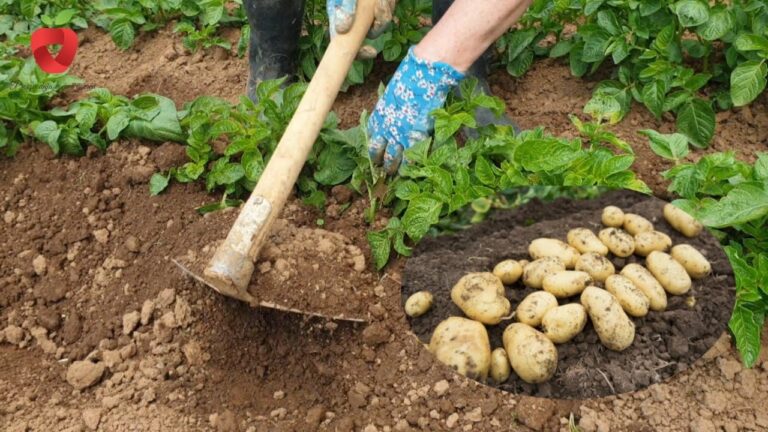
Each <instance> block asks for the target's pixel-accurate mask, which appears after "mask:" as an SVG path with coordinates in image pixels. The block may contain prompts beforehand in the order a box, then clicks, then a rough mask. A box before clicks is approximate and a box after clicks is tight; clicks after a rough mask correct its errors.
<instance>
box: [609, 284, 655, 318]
mask: <svg viewBox="0 0 768 432" xmlns="http://www.w3.org/2000/svg"><path fill="white" fill-rule="evenodd" d="M605 290H606V291H608V292H609V293H611V294H613V296H614V297H616V300H618V301H619V304H620V305H621V307H622V309H624V311H625V312H626V313H628V314H630V315H632V316H634V317H644V316H646V315H648V308H649V307H650V306H651V301H650V300H648V297H646V296H645V294H643V292H642V291H640V288H638V287H636V286H635V284H633V283H632V281H631V280H629V279H627V278H625V277H624V276H621V275H612V276H609V277H608V279H606V280H605Z"/></svg>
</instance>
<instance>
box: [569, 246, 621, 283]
mask: <svg viewBox="0 0 768 432" xmlns="http://www.w3.org/2000/svg"><path fill="white" fill-rule="evenodd" d="M576 270H579V271H583V272H587V273H589V276H591V277H592V279H594V280H595V281H597V282H605V279H606V278H607V277H608V276H610V275H612V274H614V273H616V268H615V267H614V266H613V263H612V262H611V261H610V260H609V259H608V258H606V257H604V256H602V255H600V254H599V253H597V252H587V253H585V254H581V256H580V257H579V260H578V261H576Z"/></svg>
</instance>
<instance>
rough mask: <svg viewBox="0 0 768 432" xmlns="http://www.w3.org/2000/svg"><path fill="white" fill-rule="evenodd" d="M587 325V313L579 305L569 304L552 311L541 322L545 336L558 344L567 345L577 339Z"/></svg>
mask: <svg viewBox="0 0 768 432" xmlns="http://www.w3.org/2000/svg"><path fill="white" fill-rule="evenodd" d="M585 325H587V312H586V311H585V310H584V306H582V305H580V304H578V303H569V304H567V305H563V306H558V307H556V308H554V309H550V310H549V312H547V313H546V314H545V315H544V318H543V319H542V320H541V330H542V332H543V333H544V336H546V337H547V338H549V340H551V341H552V342H554V343H556V344H562V343H566V342H568V341H569V340H571V339H573V338H574V337H576V335H577V334H579V333H581V331H582V330H584V326H585Z"/></svg>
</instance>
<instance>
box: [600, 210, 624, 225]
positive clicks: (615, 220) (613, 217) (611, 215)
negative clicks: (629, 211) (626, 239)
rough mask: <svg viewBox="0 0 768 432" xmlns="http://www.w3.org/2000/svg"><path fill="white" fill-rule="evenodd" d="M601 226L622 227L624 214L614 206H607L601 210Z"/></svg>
mask: <svg viewBox="0 0 768 432" xmlns="http://www.w3.org/2000/svg"><path fill="white" fill-rule="evenodd" d="M601 219H602V222H603V225H605V226H607V227H613V228H618V227H620V226H622V225H624V212H623V211H622V210H621V209H620V208H618V207H616V206H608V207H606V208H604V209H603V215H602V218H601Z"/></svg>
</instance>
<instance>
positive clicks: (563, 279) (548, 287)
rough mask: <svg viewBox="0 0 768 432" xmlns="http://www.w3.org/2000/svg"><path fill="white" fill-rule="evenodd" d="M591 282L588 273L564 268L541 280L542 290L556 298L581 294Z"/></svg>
mask: <svg viewBox="0 0 768 432" xmlns="http://www.w3.org/2000/svg"><path fill="white" fill-rule="evenodd" d="M591 283H592V277H590V276H589V273H587V272H583V271H576V270H565V271H561V272H557V273H554V274H551V275H548V276H547V277H545V278H544V281H543V282H542V287H543V288H544V291H546V292H548V293H550V294H552V295H554V296H555V297H557V298H567V297H571V296H575V295H576V294H581V292H582V291H584V288H586V287H587V285H589V284H591Z"/></svg>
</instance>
